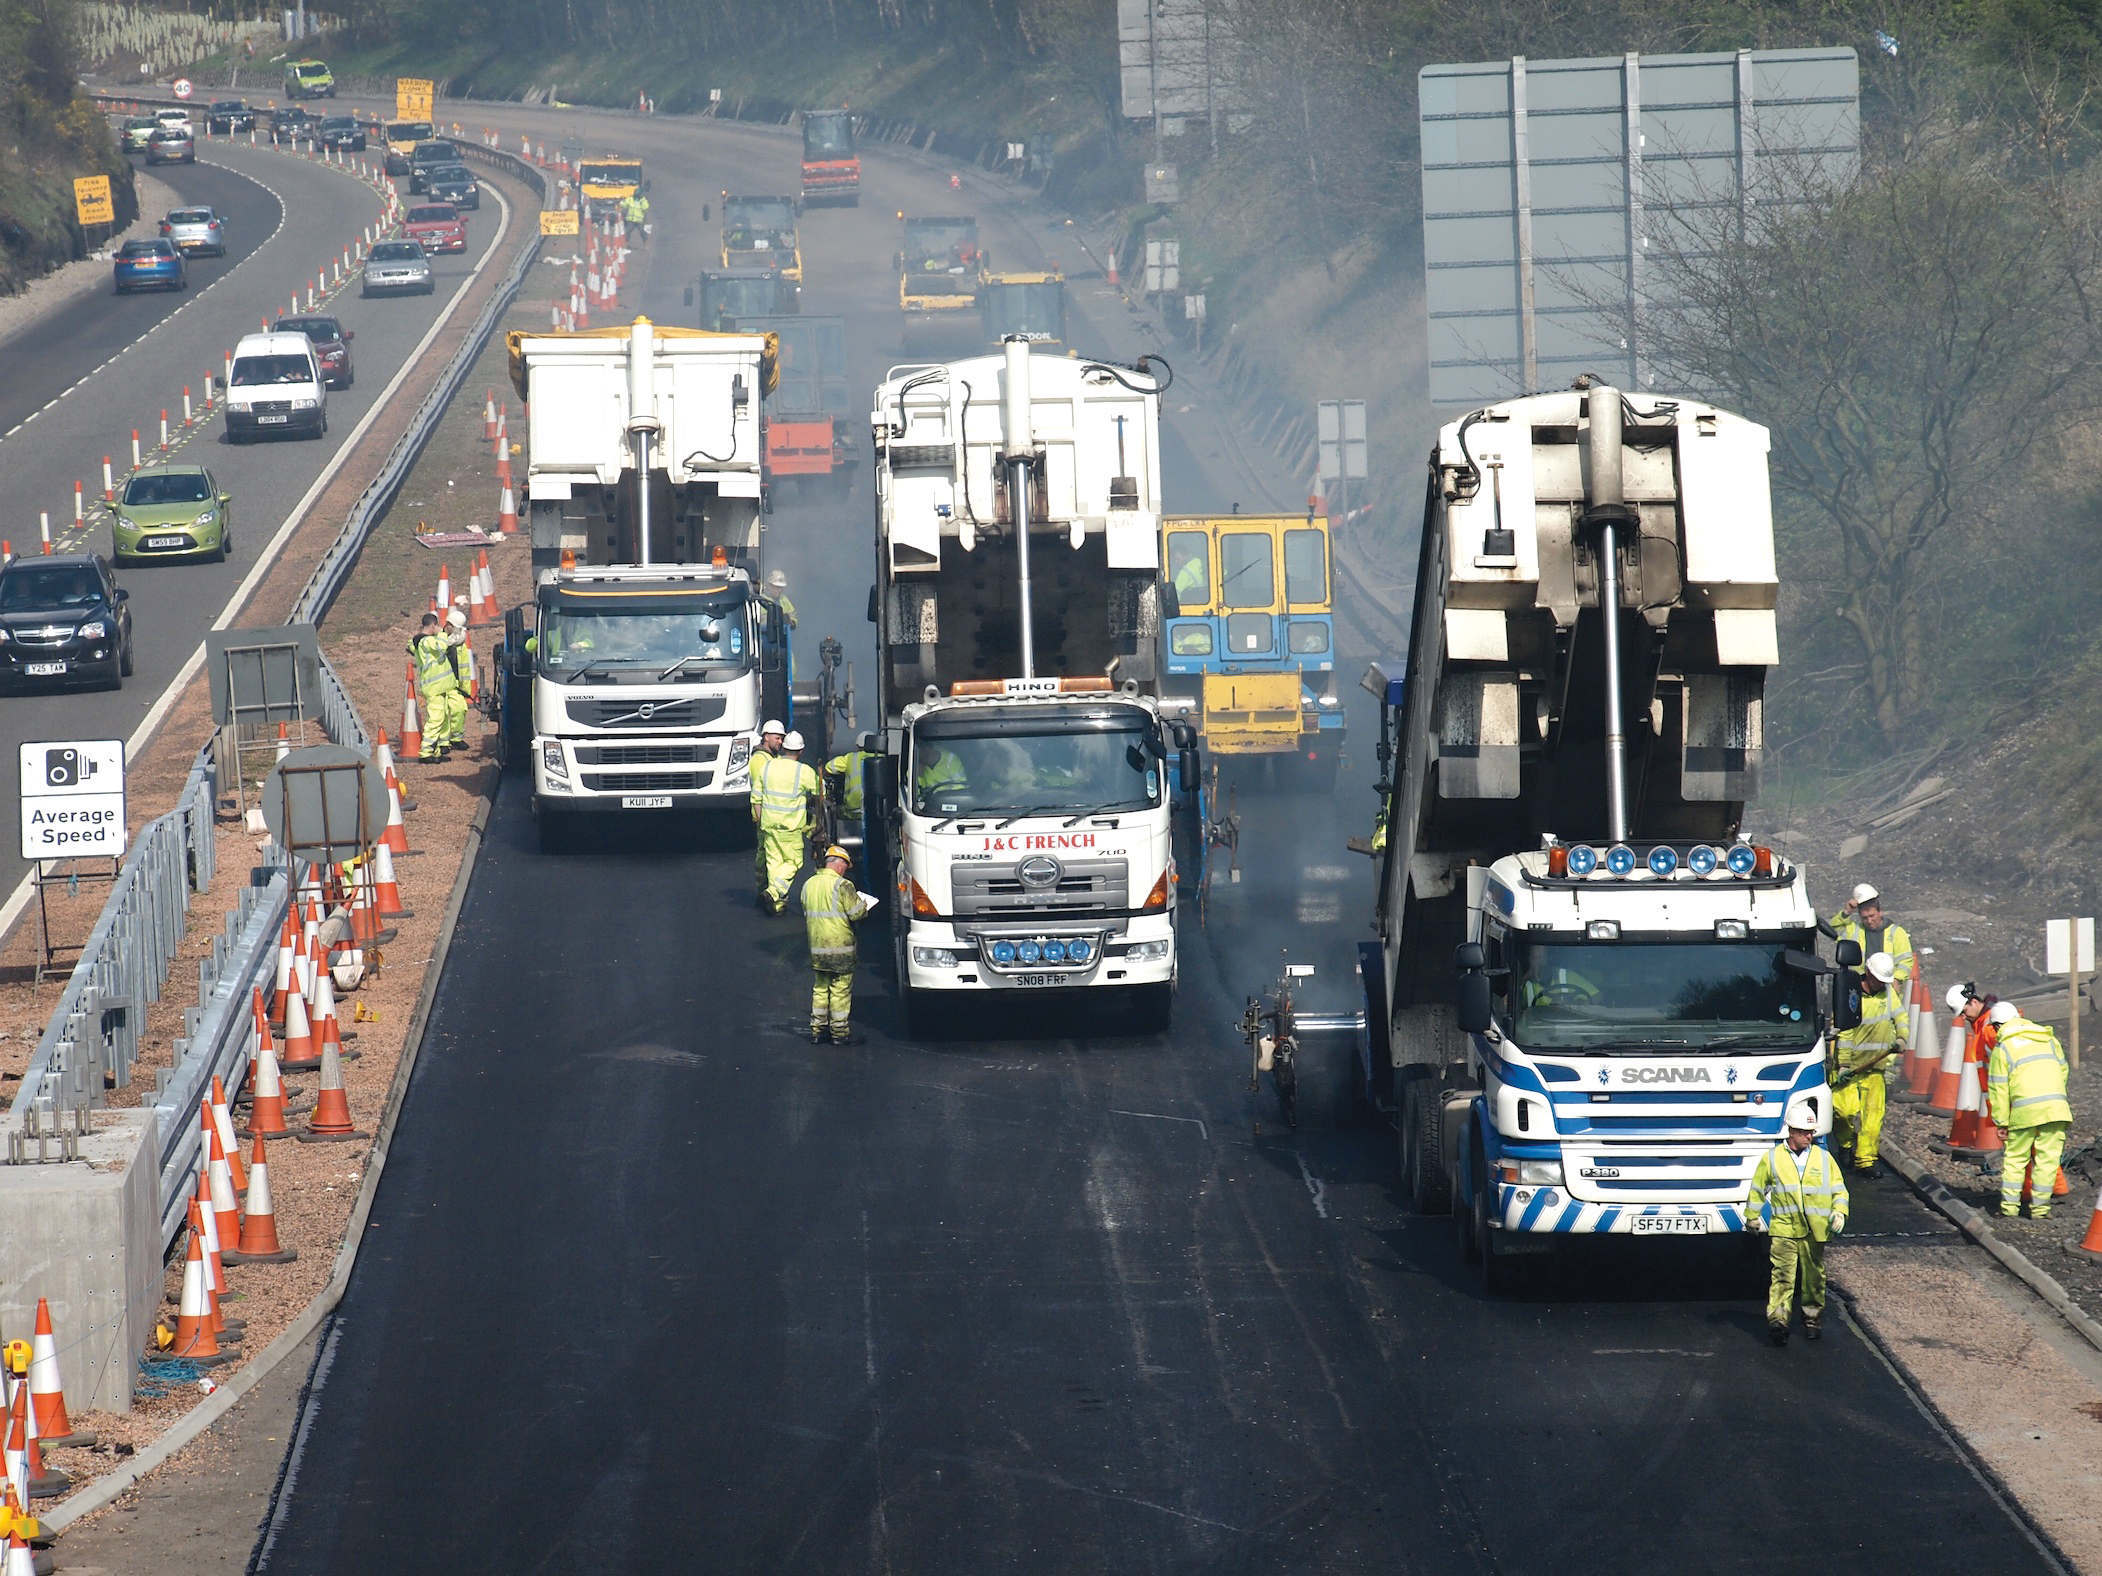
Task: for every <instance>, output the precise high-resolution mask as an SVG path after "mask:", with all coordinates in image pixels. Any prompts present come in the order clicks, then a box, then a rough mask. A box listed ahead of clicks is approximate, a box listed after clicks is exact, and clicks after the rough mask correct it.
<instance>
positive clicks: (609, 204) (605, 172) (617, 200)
mask: <svg viewBox="0 0 2102 1576" xmlns="http://www.w3.org/2000/svg"><path fill="white" fill-rule="evenodd" d="M648 189H649V183H648V182H647V181H645V180H644V179H643V178H642V160H640V159H636V158H630V157H629V156H628V155H626V154H624V153H602V154H600V155H598V156H597V157H596V158H589V159H584V160H582V161H581V162H579V163H578V165H577V197H578V203H579V206H580V207H582V208H583V210H584V217H585V218H586V219H592V220H597V219H618V218H619V217H621V211H622V210H621V205H622V204H623V203H625V202H626V201H627V200H628V199H629V198H630V197H634V196H637V195H639V194H640V193H642V192H644V191H646V190H648Z"/></svg>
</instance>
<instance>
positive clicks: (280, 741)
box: [277, 722, 292, 761]
mask: <svg viewBox="0 0 2102 1576" xmlns="http://www.w3.org/2000/svg"><path fill="white" fill-rule="evenodd" d="M291 753H292V726H291V724H290V723H284V722H281V723H279V724H278V725H277V759H278V760H280V761H281V760H283V759H284V758H285V757H286V756H288V755H290V754H291Z"/></svg>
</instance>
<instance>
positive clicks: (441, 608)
mask: <svg viewBox="0 0 2102 1576" xmlns="http://www.w3.org/2000/svg"><path fill="white" fill-rule="evenodd" d="M452 605H453V569H452V565H451V564H440V565H439V566H438V594H437V595H436V596H434V597H432V598H431V610H432V611H433V612H435V613H436V614H437V615H438V616H439V617H440V618H443V617H444V616H445V615H446V614H447V613H448V612H450V611H451V610H452Z"/></svg>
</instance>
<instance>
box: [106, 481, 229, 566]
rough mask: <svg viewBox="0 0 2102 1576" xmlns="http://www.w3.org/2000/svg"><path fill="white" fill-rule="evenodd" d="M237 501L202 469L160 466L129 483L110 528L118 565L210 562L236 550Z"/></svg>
mask: <svg viewBox="0 0 2102 1576" xmlns="http://www.w3.org/2000/svg"><path fill="white" fill-rule="evenodd" d="M233 503H234V501H233V499H232V498H231V497H229V496H228V495H227V494H225V493H223V492H221V491H220V490H219V485H218V483H217V482H215V481H213V480H212V473H211V472H210V471H208V470H206V469H205V468H204V467H203V466H202V465H156V466H154V467H152V468H151V469H149V470H143V471H140V472H139V474H138V475H136V476H134V477H133V478H132V479H131V480H130V481H129V482H127V483H125V485H124V495H123V496H122V497H121V498H119V499H118V500H117V519H116V523H115V524H114V525H113V526H112V527H111V528H110V534H111V537H112V539H113V540H112V548H113V551H112V553H111V555H110V556H112V557H113V558H115V559H116V561H117V562H118V563H119V564H136V563H141V562H143V561H145V560H146V559H149V558H198V557H201V558H208V559H210V560H211V561H212V562H213V563H219V562H222V561H223V560H224V559H225V558H226V555H227V554H228V553H231V552H232V551H233V550H234V508H233Z"/></svg>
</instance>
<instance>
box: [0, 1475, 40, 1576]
mask: <svg viewBox="0 0 2102 1576" xmlns="http://www.w3.org/2000/svg"><path fill="white" fill-rule="evenodd" d="M13 1497H14V1494H13V1491H12V1490H10V1491H9V1493H8V1498H9V1499H10V1500H11V1499H13ZM23 1519H24V1509H23V1507H21V1506H16V1507H15V1508H14V1514H13V1515H12V1516H11V1517H10V1518H9V1521H8V1530H7V1558H6V1560H5V1561H4V1562H0V1576H36V1551H35V1550H34V1549H32V1548H30V1546H29V1545H28V1544H27V1543H26V1542H24V1541H23V1538H22V1521H23Z"/></svg>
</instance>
